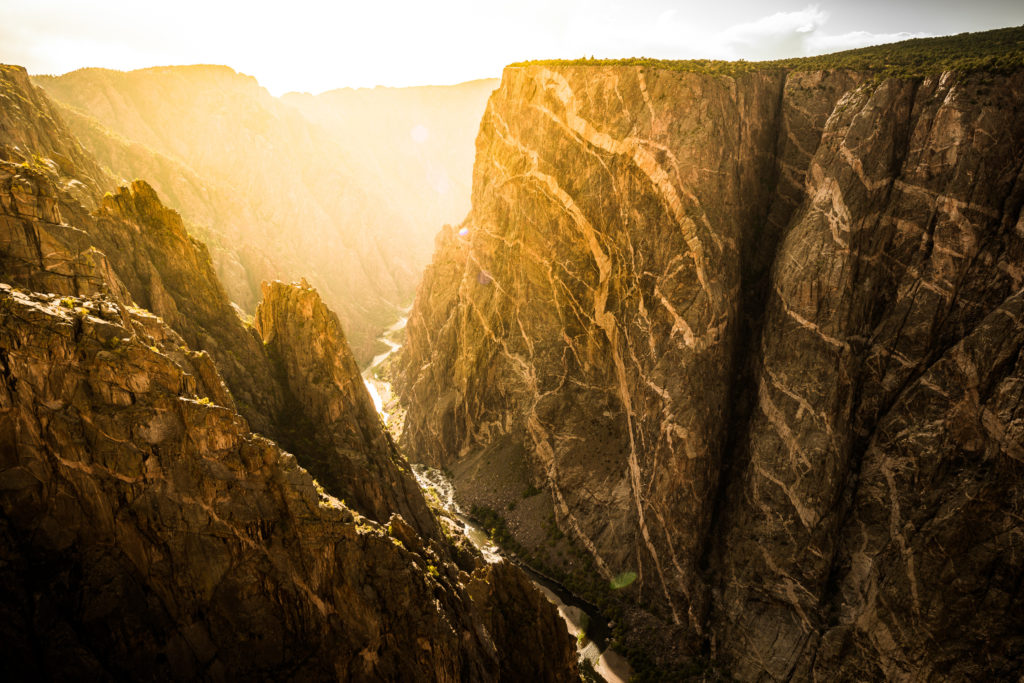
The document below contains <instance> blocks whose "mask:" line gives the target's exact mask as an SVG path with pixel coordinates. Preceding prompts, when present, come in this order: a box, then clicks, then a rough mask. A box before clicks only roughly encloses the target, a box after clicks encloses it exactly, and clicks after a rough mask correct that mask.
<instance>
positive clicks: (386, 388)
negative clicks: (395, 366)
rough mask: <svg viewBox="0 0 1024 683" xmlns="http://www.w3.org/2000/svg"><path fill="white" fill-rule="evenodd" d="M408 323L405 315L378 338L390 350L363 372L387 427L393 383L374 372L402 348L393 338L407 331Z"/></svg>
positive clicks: (380, 354) (367, 386)
mask: <svg viewBox="0 0 1024 683" xmlns="http://www.w3.org/2000/svg"><path fill="white" fill-rule="evenodd" d="M405 313H408V311H405ZM408 322H409V317H408V316H407V315H403V316H402V317H401V318H399V319H398V321H397V322H396V323H395V324H394V325H392V326H391V327H389V328H388V329H386V330H384V334H382V335H381V336H380V337H379V338H378V341H381V342H383V343H384V344H387V347H388V350H387V351H385V352H383V353H378V354H377V355H376V356H374V357H373V360H372V361H370V365H369V366H368V367H367V368H366V369H365V370H363V384H365V385H366V390H367V391H368V392H370V398H371V399H373V407H374V408H376V409H377V413H378V414H379V415H380V419H381V420H383V421H384V424H385V425H387V424H388V420H389V418H390V417H391V416H390V415H389V414H388V412H387V411H385V406H387V405H389V404H390V403H391V401H392V400H393V399H394V394H393V393H392V392H391V383H390V382H385V381H383V380H380V379H377V378H376V377H375V376H374V371H375V370H376V369H377V368H378V367H380V365H381V364H382V363H383V362H384V361H386V360H387V359H388V358H389V357H390V356H391V354H393V353H394V352H395V351H397V350H398V349H400V348H402V345H401V344H399V343H397V342H395V341H394V340H393V339H392V337H394V336H395V335H397V334H398V333H399V332H401V331H402V330H403V329H405V325H406V323H408Z"/></svg>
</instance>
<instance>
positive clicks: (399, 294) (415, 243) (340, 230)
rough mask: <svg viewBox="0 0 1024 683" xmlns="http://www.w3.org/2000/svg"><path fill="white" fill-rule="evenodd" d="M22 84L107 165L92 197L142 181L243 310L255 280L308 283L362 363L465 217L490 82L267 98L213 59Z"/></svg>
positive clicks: (254, 297) (249, 306) (250, 304)
mask: <svg viewBox="0 0 1024 683" xmlns="http://www.w3.org/2000/svg"><path fill="white" fill-rule="evenodd" d="M33 82H34V83H35V84H36V85H40V86H42V87H43V88H44V89H45V91H46V93H47V95H48V96H49V97H50V98H52V100H53V104H54V106H55V108H56V109H57V110H58V111H59V115H60V116H61V117H62V119H64V120H65V121H66V123H67V125H68V127H69V129H70V131H71V132H72V134H73V135H74V136H75V137H76V139H77V140H79V142H80V143H81V144H82V146H83V148H84V149H85V151H86V152H87V153H88V154H89V155H90V156H91V157H92V158H93V159H95V160H96V163H97V164H98V165H99V166H100V167H101V168H102V169H103V170H104V171H106V177H105V178H102V180H101V182H100V183H99V184H100V189H102V190H103V191H115V190H116V188H117V187H118V186H119V185H123V184H126V183H127V182H130V181H131V180H134V179H136V178H143V179H145V180H146V181H147V182H148V183H149V184H150V185H151V186H152V187H153V188H154V189H155V190H156V191H157V194H158V195H159V196H160V197H161V198H162V199H163V200H164V201H166V202H168V203H170V205H171V206H173V207H174V208H175V209H176V210H177V211H178V212H179V213H180V214H181V216H182V218H183V219H184V221H185V223H186V225H187V227H188V229H189V232H190V234H193V235H194V236H196V237H198V238H199V239H201V240H202V241H203V242H204V243H205V244H206V245H207V247H208V248H209V250H210V256H211V258H212V259H213V264H214V270H215V271H216V273H217V275H218V277H219V278H220V279H221V281H222V283H223V284H224V287H225V290H226V291H227V293H228V298H229V299H230V300H231V301H232V302H234V303H236V304H237V305H238V306H240V307H241V308H242V309H243V310H244V311H246V312H247V313H249V314H252V313H253V311H254V310H255V307H256V304H257V302H258V301H259V298H260V295H261V289H260V287H261V282H263V281H265V280H273V279H282V280H285V281H291V280H299V279H301V278H306V279H307V280H308V281H309V282H311V283H312V284H313V285H314V286H316V287H317V289H318V291H319V292H321V294H322V295H323V297H324V300H325V302H326V303H327V305H328V306H330V307H331V309H332V310H333V311H336V312H337V314H338V316H339V317H340V318H341V321H342V323H343V324H344V326H345V330H346V332H347V335H348V340H349V342H350V344H351V346H352V350H353V353H355V356H356V358H357V360H358V361H359V362H360V363H361V364H365V363H367V362H368V361H369V360H370V358H371V357H372V356H373V355H374V354H376V353H378V352H380V350H381V349H380V348H379V347H377V346H376V345H375V344H374V339H375V338H376V337H377V336H378V335H379V334H380V331H381V330H382V329H383V328H385V327H387V326H388V325H389V324H390V323H391V322H392V320H393V318H394V314H395V311H396V310H398V309H400V308H402V307H405V306H407V305H408V304H409V303H410V302H411V301H412V297H413V292H414V290H415V286H416V282H417V281H418V279H419V273H420V272H421V271H422V268H423V266H424V265H425V264H426V263H427V262H428V261H429V259H430V253H431V248H432V246H433V236H434V233H435V232H436V231H437V228H438V226H440V225H442V224H443V223H445V222H453V221H458V220H461V219H462V217H463V216H464V215H465V214H466V212H467V211H468V210H469V186H468V179H469V178H470V177H471V169H472V163H473V136H474V134H475V131H476V126H477V123H478V122H479V119H480V114H481V113H482V112H483V108H484V104H485V102H486V99H487V96H488V94H489V93H490V91H491V90H492V89H493V88H494V86H495V85H496V84H497V82H496V81H494V80H482V81H474V82H472V83H465V84H461V85H456V86H446V87H427V88H370V89H360V90H336V91H331V92H327V93H324V94H321V95H317V96H313V95H309V94H300V93H289V94H287V95H285V96H284V97H274V96H272V95H271V94H270V93H269V92H267V91H266V90H265V89H264V88H262V87H261V86H260V85H259V83H258V82H257V81H256V79H255V78H253V77H251V76H246V75H244V74H240V73H237V72H235V71H234V70H233V69H230V68H228V67H223V66H214V65H195V66H177V67H158V68H152V69H140V70H137V71H130V72H120V71H113V70H108V69H80V70H78V71H74V72H71V73H68V74H64V75H62V76H57V77H50V76H36V77H34V78H33ZM414 133H415V134H416V135H415V136H414Z"/></svg>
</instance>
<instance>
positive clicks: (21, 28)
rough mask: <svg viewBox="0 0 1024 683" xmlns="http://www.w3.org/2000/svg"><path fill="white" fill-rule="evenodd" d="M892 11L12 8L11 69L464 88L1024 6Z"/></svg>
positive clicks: (885, 34)
mask: <svg viewBox="0 0 1024 683" xmlns="http://www.w3.org/2000/svg"><path fill="white" fill-rule="evenodd" d="M880 3H881V4H883V5H884V12H878V13H874V14H877V15H879V16H885V17H886V21H885V22H883V23H882V24H879V22H878V21H877V20H876V21H875V23H874V24H873V25H871V26H865V25H864V24H863V21H865V19H864V17H865V16H867V15H868V14H869V13H868V12H867V11H866V10H865V11H864V12H859V11H856V12H855V11H853V9H854V8H852V7H851V5H852V3H845V4H844V3H841V2H839V1H838V0H831V1H830V0H823V1H822V2H819V3H817V4H811V5H808V4H806V0H804V1H803V2H799V1H798V2H775V3H772V4H765V3H763V2H760V1H759V0H732V1H723V2H714V3H708V2H694V1H692V0H675V1H671V0H637V1H635V2H629V3H626V2H621V1H619V0H591V1H584V0H515V2H509V1H508V0H495V1H493V2H479V1H478V0H444V1H443V2H422V1H421V0H416V1H413V0H397V1H394V2H388V3H374V2H350V1H345V0H342V1H339V2H331V3H325V2H310V1H309V0H293V1H292V2H280V1H279V0H275V1H274V2H265V1H263V0H254V1H252V2H214V1H213V0H179V1H178V2H174V3H139V2H137V1H135V0H108V1H105V2H88V3H86V2H73V1H69V0H63V1H58V0H31V1H30V2H24V0H0V60H2V61H5V62H10V63H16V64H22V65H25V66H26V67H28V69H29V71H31V72H33V73H63V72H66V71H70V70H73V69H76V68H80V67H83V66H102V67H108V68H116V69H124V70H128V69H135V68H141V67H146V66H154V65H167V64H195V63H208V64H226V65H228V66H231V67H233V68H235V69H236V70H238V71H241V72H243V73H247V74H251V75H254V76H256V78H257V79H258V80H259V81H260V83H261V84H263V85H264V86H266V87H267V88H268V89H269V90H270V91H271V92H272V93H274V94H282V93H284V92H286V91H289V90H299V91H309V92H322V91H324V90H328V89H331V88H336V87H341V86H356V87H358V86H374V85H378V84H383V85H393V86H406V85H426V84H435V85H437V84H445V83H457V82H460V81H466V80H471V79H475V78H484V77H495V76H498V75H500V74H501V69H502V67H503V66H504V65H505V64H508V63H510V62H514V61H520V60H525V59H542V58H577V57H581V56H590V55H593V56H597V57H628V56H647V57H659V58H666V59H673V58H675V59H679V58H690V57H712V58H722V59H736V58H741V57H742V58H746V59H758V58H770V57H792V56H802V55H806V54H816V53H821V52H827V51H832V50H837V49H845V48H848V47H855V46H860V45H867V44H877V43H881V42H888V41H892V40H898V39H902V38H906V37H908V36H910V35H920V33H914V34H912V33H908V31H918V32H920V31H922V30H924V31H925V32H932V33H934V32H936V30H939V31H941V29H942V28H943V25H942V24H941V23H937V22H940V21H946V20H948V21H949V22H951V25H956V26H958V28H959V30H966V29H971V30H977V29H981V28H985V27H986V26H985V25H982V24H984V23H986V22H987V23H988V24H991V25H992V26H995V25H1000V26H1005V25H1009V24H1013V23H1015V22H1016V23H1021V22H1024V4H1021V3H1019V2H1017V3H1005V2H1003V1H1002V0H982V1H981V2H979V3H973V4H971V6H970V7H967V6H966V4H965V6H964V7H963V8H961V9H957V10H952V9H950V8H949V7H945V8H944V10H943V12H941V13H938V12H932V11H931V10H930V7H931V5H930V4H929V3H928V2H925V1H924V0H913V1H910V2H903V3H889V2H884V3H883V2H882V0H863V3H859V4H863V5H879V4H880ZM989 5H990V6H989ZM986 12H987V13H986ZM953 13H959V14H961V15H963V16H958V17H953V16H952V14H953ZM972 21H973V23H974V24H977V25H972Z"/></svg>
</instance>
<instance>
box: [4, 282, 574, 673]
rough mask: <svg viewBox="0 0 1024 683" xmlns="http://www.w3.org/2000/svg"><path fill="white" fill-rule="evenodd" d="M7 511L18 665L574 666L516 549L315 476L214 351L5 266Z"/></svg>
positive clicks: (77, 669) (326, 669)
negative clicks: (354, 496)
mask: <svg viewBox="0 0 1024 683" xmlns="http://www.w3.org/2000/svg"><path fill="white" fill-rule="evenodd" d="M0 511H2V513H3V515H2V517H0V557H2V558H4V561H3V563H2V565H0V593H2V595H0V640H2V642H3V643H4V647H3V651H4V653H5V662H6V663H5V669H6V671H7V674H9V675H13V676H15V677H19V678H20V677H25V678H28V677H38V678H42V679H58V680H59V679H77V680H81V679H82V678H83V677H84V678H88V679H105V678H108V677H112V678H121V677H131V678H135V679H167V678H173V679H197V678H198V679H207V680H223V679H245V678H248V677H251V676H266V677H270V678H278V677H280V678H289V679H319V680H323V679H342V680H380V679H390V680H491V679H505V680H530V679H539V680H551V681H556V680H572V679H573V678H574V677H575V662H574V659H575V655H574V650H573V648H572V646H571V642H570V640H569V638H568V636H567V635H566V633H565V629H564V626H563V625H562V623H561V621H560V619H559V618H558V615H557V613H556V612H555V610H554V608H553V607H551V605H549V604H548V603H547V602H546V601H545V600H544V599H543V597H541V596H540V595H539V593H537V592H536V591H535V590H534V589H533V588H532V586H530V585H529V583H528V581H527V580H526V579H525V577H523V576H522V574H521V573H520V572H519V571H518V570H515V569H513V568H511V567H507V566H504V565H484V564H483V563H477V562H474V561H473V559H472V558H466V557H465V556H463V557H462V566H461V567H460V566H459V565H457V564H456V563H455V562H454V561H453V558H454V557H455V554H454V553H453V552H452V551H451V549H450V546H448V545H447V543H446V542H444V541H438V540H427V541H425V540H423V539H421V537H420V536H418V535H417V534H416V532H415V531H414V530H413V529H412V528H411V527H410V526H409V525H408V524H406V523H405V522H404V521H403V519H402V518H401V517H400V516H397V515H395V516H393V517H392V518H391V520H390V523H388V524H379V523H376V522H374V521H372V520H370V519H367V518H365V517H363V516H361V515H360V514H359V513H357V512H354V511H353V510H351V509H350V508H349V507H347V506H346V505H345V504H344V503H343V502H341V501H339V500H338V499H336V498H333V497H331V496H330V495H328V494H326V493H325V492H324V490H323V489H322V488H321V487H320V486H319V485H318V484H317V483H316V482H315V481H314V479H313V478H312V477H311V476H310V475H309V474H308V473H307V472H306V471H305V470H304V469H302V468H301V467H300V466H299V465H298V464H297V463H296V460H295V458H294V457H293V456H292V455H290V454H288V453H286V452H284V451H282V450H281V449H280V448H278V447H277V445H275V444H274V443H273V442H272V441H270V440H268V439H266V438H263V437H261V436H258V435H256V434H253V433H252V432H250V430H249V425H248V423H247V422H246V420H245V419H244V418H242V417H241V416H240V415H239V414H238V413H237V412H235V410H234V408H233V407H232V406H231V403H230V396H229V395H228V394H227V392H226V391H225V390H224V384H223V382H222V381H221V379H220V376H219V374H218V373H217V370H216V368H215V367H214V366H213V364H212V362H210V360H209V356H207V355H206V354H205V353H197V352H194V351H189V350H188V349H187V347H186V346H184V345H183V344H181V339H180V337H178V335H177V334H176V333H174V332H173V331H172V330H170V329H169V328H167V327H166V326H165V325H164V324H163V323H162V321H160V319H159V318H156V317H155V316H152V315H151V314H148V313H145V312H142V311H138V310H127V309H124V308H122V307H120V306H119V305H118V304H116V303H114V302H112V301H109V300H106V299H103V298H100V297H94V298H88V297H82V298H78V297H70V296H67V297H58V296H56V295H44V294H34V293H25V292H21V291H18V290H15V289H13V288H12V287H10V286H9V285H0ZM509 605H514V606H515V610H514V611H512V610H510V609H508V606H509ZM538 648H540V649H541V650H543V652H539V651H538ZM526 649H529V650H530V651H531V652H536V653H538V654H537V656H536V657H533V656H531V657H525V658H524V657H521V656H516V655H518V654H519V653H521V652H523V651H524V650H526ZM509 653H511V656H509Z"/></svg>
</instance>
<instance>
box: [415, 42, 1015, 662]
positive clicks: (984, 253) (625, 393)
mask: <svg viewBox="0 0 1024 683" xmlns="http://www.w3.org/2000/svg"><path fill="white" fill-rule="evenodd" d="M953 40H954V42H955V39H953ZM951 44H952V43H951ZM935 45H936V46H937V47H936V50H939V48H940V47H941V46H940V44H935ZM915 49H917V48H915ZM950 49H952V48H950ZM887 54H895V55H898V54H899V52H898V50H895V49H894V50H890V51H889V52H887ZM702 68H703V66H702V65H693V66H691V67H689V68H687V67H686V66H685V65H683V66H679V65H662V66H659V65H657V64H650V65H646V66H626V65H622V66H618V65H595V66H578V65H558V64H537V65H523V66H515V67H510V68H507V69H506V71H505V74H504V76H503V79H502V85H501V87H500V88H499V90H497V91H496V92H495V93H494V95H493V96H492V98H491V100H490V102H489V104H488V108H487V111H486V113H485V115H484V119H483V121H482V123H481V128H480V135H479V137H478V139H477V161H476V166H475V168H474V188H473V210H472V212H471V214H470V215H469V217H468V218H467V219H466V221H465V222H464V223H463V224H462V225H461V226H459V229H458V230H457V231H456V229H454V228H453V229H449V230H448V231H447V232H446V233H444V234H443V235H442V236H441V237H440V238H439V244H438V251H437V252H436V254H435V259H434V263H433V264H432V265H431V266H430V268H428V270H427V273H426V275H425V278H424V281H423V284H422V285H421V288H420V290H419V293H418V295H417V301H416V304H415V306H414V308H413V312H412V314H411V316H410V320H409V325H408V342H407V345H406V347H405V350H404V353H403V357H402V359H401V365H402V373H401V374H402V376H401V377H400V378H399V382H398V386H399V390H400V392H401V394H402V396H403V400H404V402H405V403H406V404H407V408H408V414H407V421H406V425H405V431H404V435H403V439H404V440H405V446H406V447H407V451H408V452H409V453H412V454H414V455H415V457H419V458H422V459H423V460H424V461H425V462H428V463H431V464H434V465H437V466H446V467H448V468H450V469H451V470H453V472H454V473H455V476H456V487H457V489H459V490H461V491H462V496H463V498H464V500H465V501H466V502H468V503H475V504H478V505H487V506H490V507H492V508H496V509H502V510H506V511H507V512H504V514H505V515H506V516H507V517H508V518H509V527H510V528H511V530H512V531H513V533H515V532H516V531H517V529H518V530H520V533H519V534H518V538H519V540H520V542H522V543H526V544H527V545H528V547H527V551H528V552H532V553H543V552H544V548H543V546H544V545H545V544H546V542H545V541H544V539H543V538H541V539H537V538H536V537H533V538H531V536H530V534H529V533H528V531H527V530H528V529H530V528H536V527H537V526H538V525H539V524H542V523H543V521H544V519H545V517H546V516H547V515H549V514H554V516H555V521H556V522H557V525H558V530H559V532H560V533H564V534H566V535H567V536H568V537H569V538H570V539H571V540H572V541H573V542H574V545H575V546H576V548H577V550H579V551H581V552H582V556H583V557H585V558H586V560H587V562H588V567H589V569H588V571H587V572H586V573H593V574H594V575H596V576H598V577H601V578H600V580H599V582H598V583H601V582H604V585H605V586H606V588H605V591H604V592H605V593H606V595H605V596H604V597H605V598H607V599H608V600H609V601H610V603H615V602H618V604H619V607H620V608H621V609H624V610H625V616H624V617H623V622H624V623H625V624H626V626H627V627H628V628H630V629H632V633H631V634H627V635H626V639H627V641H631V642H632V643H633V644H636V645H640V646H642V647H645V649H646V651H647V652H646V654H647V655H648V656H651V657H652V658H653V659H655V660H660V663H661V664H670V663H672V662H675V663H679V662H687V663H688V664H687V666H688V667H691V669H690V670H692V665H694V664H696V665H699V666H712V667H715V671H716V672H717V673H718V674H720V675H724V674H729V675H733V676H736V677H738V678H740V679H745V680H753V679H759V678H772V679H785V678H797V679H801V680H806V679H815V680H819V679H821V680H823V679H833V678H853V679H863V678H877V677H888V678H900V677H920V678H926V679H927V678H939V677H946V676H952V677H962V678H976V677H986V676H1009V675H1010V674H1011V672H1014V671H1019V670H1020V669H1021V667H1024V661H1022V660H1021V655H1020V653H1021V652H1022V649H1021V643H1020V640H1019V636H1018V635H1016V634H1017V633H1019V632H1020V628H1021V621H1020V617H1019V614H1020V604H1019V602H1020V598H1019V595H1018V593H1019V591H1017V590H1016V586H1017V585H1018V583H1019V582H1020V580H1021V578H1022V577H1024V563H1022V561H1021V559H1020V558H1021V557H1024V556H1022V555H1021V553H1020V548H1019V544H1020V538H1021V535H1020V534H1021V530H1022V527H1021V524H1020V520H1019V518H1018V517H1017V516H1016V515H1015V513H1014V512H1013V511H1014V510H1015V509H1016V508H1017V506H1019V505H1020V491H1021V487H1020V481H1021V476H1022V472H1021V469H1020V468H1021V460H1020V448H1021V442H1022V437H1024V433H1022V431H1021V430H1022V429H1024V427H1022V425H1024V422H1022V414H1021V408H1020V405H1021V403H1020V400H1019V399H1020V396H1019V392H1018V393H1014V392H1015V389H1013V387H1019V386H1020V382H1021V380H1022V379H1024V377H1022V375H1021V369H1022V365H1021V363H1022V361H1021V355H1020V354H1021V352H1022V349H1024V337H1022V336H1021V335H1022V333H1021V330H1022V329H1024V327H1022V326H1021V321H1020V318H1019V315H1018V311H1017V309H1018V305H1019V302H1018V299H1019V297H1020V295H1021V294H1020V293H1021V287H1022V285H1024V279H1022V275H1021V273H1022V272H1024V270H1022V259H1024V231H1022V229H1021V207H1022V204H1024V190H1022V187H1024V185H1022V184H1021V183H1022V179H1024V175H1022V167H1021V159H1022V158H1024V111H1022V109H1024V71H1021V70H1020V69H1019V68H1017V69H1016V70H1014V69H1009V70H1007V69H1004V70H1003V72H1002V73H978V72H975V73H954V72H941V69H938V70H934V71H931V72H929V71H928V69H924V70H923V71H922V72H921V73H920V74H918V75H915V74H908V75H905V76H903V77H893V78H888V79H885V78H881V77H877V76H876V75H875V74H873V73H870V72H866V73H862V72H857V71H853V70H849V69H842V68H832V69H828V70H813V69H810V70H808V69H807V68H806V67H805V68H803V69H801V67H800V65H799V64H791V65H789V66H788V67H787V68H774V67H773V68H763V69H759V68H746V66H745V65H741V66H740V67H737V68H736V69H735V70H734V71H732V72H724V73H702V72H701V69H702ZM495 468H498V469H497V471H498V475H497V478H498V479H499V480H500V479H501V478H502V477H506V478H507V479H509V480H511V481H512V484H511V485H510V486H507V487H505V488H504V489H502V488H500V487H491V486H487V487H483V486H479V485H476V484H475V483H474V482H479V481H480V480H481V479H486V477H485V476H484V475H483V474H482V473H491V472H494V471H495ZM487 481H493V477H492V478H491V479H487ZM528 485H530V486H536V487H541V488H543V489H545V494H546V500H547V503H546V504H544V505H541V504H539V503H538V504H531V505H530V506H526V505H518V506H516V505H513V504H512V503H513V502H515V501H516V500H517V499H518V498H519V497H520V496H519V492H520V491H521V490H523V489H524V488H526V487H527V486H528ZM520 487H521V488H520ZM509 489H511V490H509ZM523 495H524V496H525V495H526V494H525V493H524V494H523ZM531 500H532V499H531ZM527 507H530V511H524V508H527ZM513 510H514V511H513ZM580 557H581V555H579V554H567V555H566V556H565V557H564V559H563V560H562V561H561V566H560V567H554V568H555V569H556V570H560V571H561V573H562V574H563V575H566V576H567V577H568V579H569V580H570V581H571V582H572V581H574V580H575V579H574V576H576V575H577V572H574V571H573V570H572V569H571V563H572V562H578V561H579V559H580ZM545 561H547V562H556V563H557V561H558V560H557V558H554V559H553V558H551V557H550V555H549V556H547V558H546V560H545ZM632 576H636V581H635V582H634V583H632V584H630V585H628V587H627V588H619V589H618V590H614V588H616V587H619V586H622V585H624V584H625V583H628V582H627V581H623V580H622V579H623V577H632ZM609 585H610V586H611V587H612V589H609V588H607V587H608V586H609ZM616 596H617V597H618V600H616ZM634 600H635V601H637V602H638V603H639V604H640V605H642V607H643V610H642V611H637V610H635V609H633V608H632V607H631V606H630V604H629V603H630V602H631V601H634ZM652 615H653V617H654V621H652ZM627 644H628V643H627Z"/></svg>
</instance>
